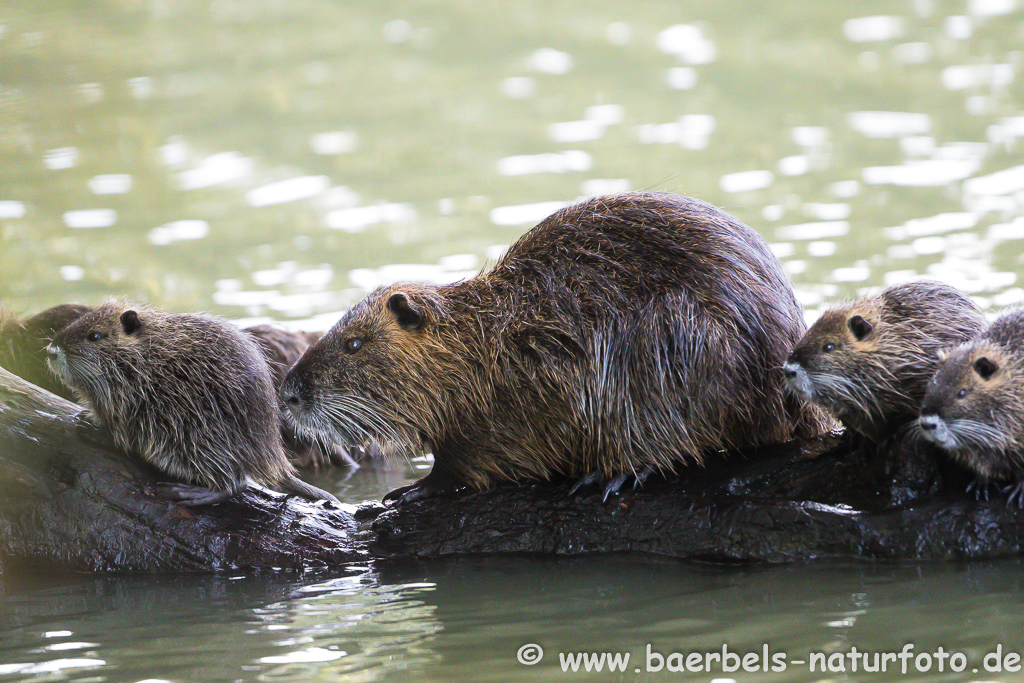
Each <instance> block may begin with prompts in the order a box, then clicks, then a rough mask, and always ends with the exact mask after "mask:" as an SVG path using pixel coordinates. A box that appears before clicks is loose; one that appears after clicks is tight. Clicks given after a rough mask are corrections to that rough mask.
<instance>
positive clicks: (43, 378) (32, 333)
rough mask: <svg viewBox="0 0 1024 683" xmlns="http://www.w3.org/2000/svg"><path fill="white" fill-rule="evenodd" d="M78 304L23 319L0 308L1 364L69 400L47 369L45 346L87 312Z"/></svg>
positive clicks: (65, 305)
mask: <svg viewBox="0 0 1024 683" xmlns="http://www.w3.org/2000/svg"><path fill="white" fill-rule="evenodd" d="M90 310H91V309H90V307H89V306H83V305H81V304H61V305H60V306H54V307H53V308H48V309H46V310H45V311H42V312H40V313H37V314H35V315H33V316H32V317H30V318H28V319H26V320H24V321H22V320H18V318H17V317H16V316H15V315H14V314H12V313H11V312H10V311H8V310H6V309H5V308H3V307H0V367H4V368H6V369H7V370H9V371H10V372H12V373H14V374H15V375H18V376H19V377H21V378H22V379H24V380H27V381H29V382H31V383H33V384H35V385H36V386H38V387H42V388H43V389H46V390H47V391H49V392H50V393H52V394H57V395H58V396H60V397H61V398H65V399H67V400H69V401H73V400H75V398H74V395H73V394H72V392H71V391H70V390H69V389H68V388H67V387H65V386H64V385H63V384H61V383H60V382H59V381H57V379H56V378H55V377H54V376H53V375H52V374H51V373H50V372H48V371H47V369H46V346H47V345H48V344H49V343H50V342H51V341H53V338H54V337H55V336H56V334H57V333H58V332H60V331H61V330H62V329H64V328H65V327H67V326H68V324H69V323H71V322H74V321H75V320H77V319H78V318H80V317H81V316H82V315H83V314H85V313H87V312H88V311H90Z"/></svg>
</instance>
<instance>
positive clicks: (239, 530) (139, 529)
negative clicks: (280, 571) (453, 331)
mask: <svg viewBox="0 0 1024 683" xmlns="http://www.w3.org/2000/svg"><path fill="white" fill-rule="evenodd" d="M79 411H80V408H79V407H78V406H76V405H74V404H72V403H68V402H66V401H64V400H63V399H60V398H58V397H56V396H53V395H52V394H49V393H47V392H45V391H42V390H40V389H39V388H37V387H35V386H33V385H30V384H28V383H26V382H24V381H22V380H20V379H19V378H17V377H15V376H13V375H10V374H9V373H7V372H6V371H3V370H2V369H0V564H3V565H5V566H6V567H7V569H8V570H10V569H11V568H12V567H16V566H30V567H33V568H34V570H35V571H38V568H39V567H46V568H47V571H53V570H58V569H64V570H76V571H100V570H123V571H221V570H228V569H249V568H276V567H279V568H291V569H307V568H315V567H323V566H338V565H342V564H345V563H348V562H352V561H365V560H368V559H376V558H404V557H429V556H441V555H459V554H467V553H509V552H515V553H548V554H552V553H553V554H582V553H606V552H643V553H656V554H660V555H665V556H671V557H677V558H685V559H694V560H713V561H741V562H790V561H802V560H808V559H814V558H825V557H839V558H858V559H885V560H902V559H916V560H919V559H948V558H976V557H997V556H1011V555H1020V554H1021V551H1022V542H1024V541H1022V539H1024V512H1022V511H1020V510H1017V509H1008V508H1006V506H1005V504H1004V503H1003V501H1002V500H993V501H992V502H990V503H989V502H983V503H979V502H975V501H973V500H971V499H969V498H968V497H967V496H966V495H965V494H964V493H962V491H963V485H964V484H965V483H966V481H965V480H964V479H963V475H962V474H961V473H959V472H957V471H955V470H953V469H952V468H950V467H948V466H946V465H945V464H944V460H941V459H936V458H934V457H933V456H931V455H930V454H927V453H920V454H918V453H914V452H912V451H901V450H899V449H894V450H891V451H889V452H888V453H880V454H876V453H861V452H851V451H850V449H849V448H848V447H847V446H846V445H845V444H843V443H842V442H841V441H840V440H839V439H836V438H826V439H822V440H818V441H814V442H810V443H805V444H787V445H785V446H781V447H777V448H774V449H763V450H762V451H760V452H753V453H748V454H746V456H745V457H744V456H735V457H734V458H732V459H731V460H725V459H718V460H714V461H713V462H711V463H710V464H709V467H708V468H707V469H705V470H701V469H698V468H691V469H690V470H688V471H687V472H685V473H684V475H683V476H680V477H678V478H676V479H673V480H671V481H667V482H666V481H658V482H648V484H647V485H646V486H645V487H644V488H643V489H642V490H638V491H629V492H627V493H625V494H624V495H622V496H617V497H613V498H610V499H609V500H608V501H602V500H601V497H600V495H599V494H598V492H597V490H596V489H591V490H589V491H584V492H582V493H580V494H577V495H575V496H570V495H569V494H568V488H569V487H568V484H562V485H554V484H537V485H532V486H522V487H508V488H500V489H495V490H492V491H487V492H483V493H473V494H469V493H465V494H463V495H458V496H454V497H450V498H443V499H435V500H426V501H422V502H418V503H413V504H410V505H407V506H403V507H401V508H394V509H387V510H384V508H383V507H382V506H380V505H379V504H377V505H368V506H364V507H363V508H362V509H360V510H355V509H354V508H346V509H344V510H336V509H331V508H327V507H324V506H322V505H319V504H311V503H308V502H306V501H304V500H301V499H297V498H295V497H285V496H283V495H281V494H275V493H271V492H264V491H249V492H246V493H245V494H244V495H243V496H241V497H239V498H237V499H235V500H232V501H230V502H228V503H225V504H222V505H216V506H210V507H205V508H198V509H191V510H189V509H185V508H181V507H179V506H177V505H175V504H173V503H169V502H166V501H163V500H161V499H160V498H157V497H156V496H155V495H154V491H155V486H154V485H155V483H156V482H157V481H159V480H160V479H161V477H160V475H159V473H157V472H154V471H153V470H151V469H150V468H148V467H147V466H146V465H145V464H143V463H141V462H140V461H139V460H138V459H136V458H131V457H128V456H125V455H123V454H121V453H119V452H118V451H117V450H116V449H115V448H113V446H112V445H111V444H110V443H109V442H107V441H106V440H105V436H104V434H103V433H102V432H101V431H100V430H97V429H95V428H94V427H92V426H91V425H90V424H89V423H88V422H87V421H86V420H84V419H82V418H81V417H80V414H79ZM829 448H831V449H832V450H826V449H829ZM382 511H383V512H382ZM375 517H376V519H374V518H375ZM359 520H364V521H359Z"/></svg>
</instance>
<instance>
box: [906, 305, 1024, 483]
mask: <svg viewBox="0 0 1024 683" xmlns="http://www.w3.org/2000/svg"><path fill="white" fill-rule="evenodd" d="M960 391H963V392H964V395H963V396H958V395H957V394H958V393H959V392H960ZM921 415H922V418H924V417H925V416H937V417H938V418H939V419H940V420H941V427H942V428H943V430H944V431H945V434H944V436H945V437H946V438H943V439H938V440H935V439H933V441H935V443H936V444H937V445H938V446H939V447H940V448H943V449H944V450H945V451H947V452H948V453H949V454H950V455H951V456H952V457H953V458H954V459H955V460H957V461H958V462H960V463H961V464H962V465H964V466H965V467H967V468H968V469H970V470H972V471H973V472H975V473H976V474H977V475H978V476H979V477H981V478H982V479H984V480H987V479H1004V478H1007V477H1011V476H1013V477H1016V478H1018V479H1019V478H1020V477H1021V476H1022V475H1024V309H1021V310H1015V311H1012V312H1010V313H1007V314H1004V315H1002V316H1000V317H999V318H998V319H997V320H996V321H995V322H993V323H992V325H991V327H989V328H988V329H987V330H985V331H984V332H983V333H982V334H980V335H978V337H976V338H975V339H973V340H971V341H970V342H967V343H965V344H963V345H961V346H959V347H957V348H955V349H953V350H951V351H950V352H949V354H948V357H947V358H945V359H944V360H943V362H942V365H941V366H940V367H939V370H938V371H937V372H936V373H935V376H934V377H933V379H932V381H931V382H930V383H929V385H928V392H927V394H926V395H925V399H924V403H923V405H922V407H921Z"/></svg>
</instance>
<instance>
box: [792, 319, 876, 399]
mask: <svg viewBox="0 0 1024 683" xmlns="http://www.w3.org/2000/svg"><path fill="white" fill-rule="evenodd" d="M880 323H881V313H880V311H879V307H878V305H877V304H875V303H874V302H871V301H863V302H856V303H852V304H849V305H846V306H842V307H839V308H833V309H831V310H828V311H825V312H824V313H823V314H822V315H821V317H820V318H818V320H817V321H816V322H815V323H814V324H813V325H812V326H811V328H810V329H809V330H808V331H807V333H806V334H804V336H803V338H802V339H801V340H800V342H799V343H798V344H797V345H796V348H794V349H793V352H792V353H790V354H789V358H788V359H787V360H786V364H785V366H784V367H783V370H784V373H785V376H786V384H787V385H788V386H789V388H790V389H792V390H793V392H794V393H795V394H797V395H798V396H800V397H801V398H802V399H804V400H805V401H808V402H810V403H817V404H819V405H822V406H824V407H826V408H828V409H830V410H832V411H833V412H834V413H835V414H836V415H838V416H840V417H845V416H846V415H847V414H848V413H851V412H863V413H865V417H869V418H870V416H871V415H873V414H875V413H877V412H878V406H877V405H876V403H877V399H878V397H877V391H876V388H875V385H877V384H878V381H877V380H876V379H874V377H873V375H879V376H881V377H888V376H889V373H888V371H887V370H886V368H885V367H884V366H882V365H879V363H878V360H879V357H878V353H877V352H878V348H879V338H880V336H881V335H880V334H879V325H880Z"/></svg>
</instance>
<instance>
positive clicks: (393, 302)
mask: <svg viewBox="0 0 1024 683" xmlns="http://www.w3.org/2000/svg"><path fill="white" fill-rule="evenodd" d="M804 329H805V327H804V322H803V316H802V311H801V308H800V306H799V304H798V303H797V301H796V299H795V297H794V294H793V291H792V288H791V286H790V284H789V281H788V279H787V278H786V276H785V274H784V273H783V270H782V267H781V264H780V263H779V262H778V260H777V259H776V258H775V256H774V255H773V254H772V252H771V251H770V249H769V248H768V245H767V244H766V242H765V241H764V240H763V239H762V238H761V237H760V236H759V235H758V234H757V233H756V232H754V231H753V230H751V229H750V228H748V227H747V226H746V225H744V224H742V223H740V222H739V221H737V220H736V219H734V218H732V217H731V216H729V215H728V214H726V213H724V212H722V211H720V210H719V209H717V208H715V207H714V206H712V205H710V204H707V203H705V202H702V201H700V200H697V199H691V198H686V197H680V196H677V195H671V194H660V193H648V192H634V193H627V194H621V195H613V196H607V197H598V198H594V199H589V200H585V201H583V202H580V203H578V204H575V205H573V206H570V207H568V208H565V209H563V210H561V211H558V212H556V213H554V214H553V215H551V216H550V217H548V218H547V219H545V220H544V221H542V222H541V223H540V224H539V225H538V226H536V227H535V228H533V229H532V230H530V231H529V232H528V233H526V234H525V235H524V236H523V237H522V238H521V239H520V240H519V241H518V242H516V243H515V244H514V245H513V246H512V247H511V248H510V249H509V250H508V252H507V253H506V254H505V255H504V256H503V257H502V258H501V259H500V260H499V261H498V263H497V264H496V265H495V266H494V267H493V268H492V269H491V270H489V271H487V272H485V273H482V274H481V275H478V276H477V277H474V278H471V279H469V280H465V281H463V282H459V283H455V284H452V285H444V286H433V285H425V284H398V285H392V286H387V287H381V288H379V289H378V290H376V291H375V292H373V293H372V294H370V295H369V296H368V297H367V298H366V299H364V300H363V301H361V302H360V303H358V304H357V305H356V306H355V307H354V308H353V309H352V310H351V311H350V312H349V313H347V314H346V315H345V316H344V317H343V318H342V319H341V320H340V321H339V322H338V323H337V324H336V325H335V326H334V327H333V328H332V329H331V330H330V331H328V332H327V333H326V334H325V335H324V337H323V338H321V339H320V340H319V341H318V342H317V343H316V344H314V345H313V346H312V347H311V348H310V349H309V350H308V351H307V352H306V354H305V355H304V356H303V358H302V359H301V360H300V361H299V362H298V363H297V364H296V366H295V367H294V368H293V369H292V371H291V372H290V373H289V375H288V378H287V379H286V380H285V384H284V387H283V389H282V394H283V395H284V396H285V398H286V400H287V401H288V403H289V407H290V408H291V409H292V411H293V414H294V415H295V419H296V422H297V424H298V425H299V426H300V428H302V429H304V430H306V431H309V432H315V433H321V434H339V433H340V434H341V435H343V436H348V435H351V434H353V433H355V434H367V435H369V436H371V437H373V438H376V439H378V440H388V439H398V440H400V441H404V442H405V443H406V444H407V445H409V446H411V447H414V448H421V447H422V448H426V449H427V450H429V451H432V452H433V454H434V459H435V462H434V471H433V472H432V473H431V477H435V478H437V477H439V476H440V477H443V478H445V479H446V480H448V481H450V482H451V483H452V484H453V485H469V486H472V487H474V488H478V489H480V488H485V487H488V486H490V485H492V484H494V483H496V482H498V481H525V480H531V479H548V478H551V477H553V476H556V475H570V476H577V475H581V474H585V473H588V472H593V471H600V472H602V473H604V474H605V475H606V476H609V477H611V476H614V475H617V474H620V473H623V472H631V471H632V472H638V471H639V470H641V469H642V468H645V467H653V468H655V469H658V470H671V469H673V468H674V467H675V466H676V465H677V464H681V463H700V462H701V461H702V460H703V458H704V457H705V455H706V453H707V452H708V451H717V450H723V449H732V448H739V447H746V446H757V445H761V444H771V443H778V442H782V441H785V440H787V439H791V438H793V437H794V436H802V435H811V434H816V433H818V432H819V431H820V430H821V429H822V428H823V421H822V418H821V416H820V414H818V413H817V412H816V411H815V409H813V408H807V407H803V406H801V405H800V404H799V402H797V401H795V400H794V399H792V398H790V397H788V396H787V394H786V392H785V391H784V387H783V381H782V373H781V365H782V363H783V361H784V360H785V357H786V354H787V353H788V352H789V349H790V348H792V347H793V346H794V345H795V344H796V342H797V341H798V340H799V338H800V336H801V335H802V334H803V332H804Z"/></svg>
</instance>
